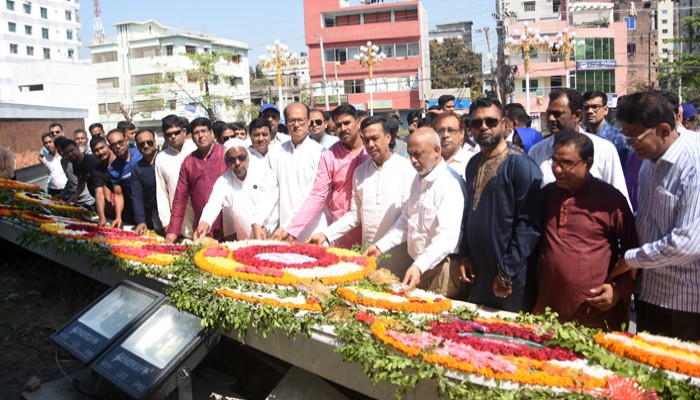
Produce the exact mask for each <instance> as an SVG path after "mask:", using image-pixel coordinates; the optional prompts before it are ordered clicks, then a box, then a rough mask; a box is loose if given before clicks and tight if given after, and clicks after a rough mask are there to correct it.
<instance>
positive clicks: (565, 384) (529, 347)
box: [371, 318, 643, 398]
mask: <svg viewBox="0 0 700 400" xmlns="http://www.w3.org/2000/svg"><path fill="white" fill-rule="evenodd" d="M371 330H372V334H373V335H374V336H375V337H377V338H378V339H379V340H380V341H381V342H383V343H385V344H388V345H390V346H391V347H393V348H394V349H396V350H398V351H400V352H402V353H404V354H406V355H408V356H409V357H420V358H422V359H423V360H424V361H426V362H428V363H433V364H438V365H442V366H444V367H447V368H450V369H453V370H458V371H462V372H465V373H468V374H472V375H477V376H480V377H482V378H486V379H495V380H499V381H510V382H514V383H517V384H521V385H527V386H535V387H547V388H558V389H565V390H568V391H581V392H584V393H587V394H591V395H595V396H601V397H604V396H605V397H611V398H621V397H624V396H622V394H623V393H629V392H630V391H631V392H632V393H634V394H636V396H641V395H642V393H643V392H642V391H641V389H640V388H639V386H638V385H637V383H636V382H635V381H633V380H632V379H628V378H621V377H618V376H617V375H615V374H614V373H613V372H611V371H609V370H606V369H604V368H602V367H598V366H591V365H588V364H587V363H586V362H585V360H583V359H581V358H579V357H578V356H577V355H576V354H575V353H574V352H572V351H570V350H564V349H562V348H560V347H558V346H549V345H547V341H548V340H550V339H551V338H552V335H551V334H549V333H544V332H539V331H538V330H537V327H528V326H525V325H519V324H515V323H509V322H503V321H500V322H490V321H486V320H478V319H477V320H474V321H472V322H470V321H464V320H459V319H456V318H455V319H453V320H451V321H449V322H445V321H440V320H436V321H432V322H430V323H428V324H427V327H426V329H425V330H424V331H415V332H404V331H401V330H399V329H396V327H395V326H394V324H392V322H391V321H386V320H379V319H378V320H375V321H374V322H373V323H372V325H371Z"/></svg>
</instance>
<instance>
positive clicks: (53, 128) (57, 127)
mask: <svg viewBox="0 0 700 400" xmlns="http://www.w3.org/2000/svg"><path fill="white" fill-rule="evenodd" d="M48 133H50V134H51V136H52V137H54V138H55V137H58V136H64V135H63V125H61V124H59V123H58V122H52V123H51V124H50V125H49V132H48ZM47 154H48V150H46V147H44V146H41V150H39V162H41V159H42V158H44V156H45V155H47Z"/></svg>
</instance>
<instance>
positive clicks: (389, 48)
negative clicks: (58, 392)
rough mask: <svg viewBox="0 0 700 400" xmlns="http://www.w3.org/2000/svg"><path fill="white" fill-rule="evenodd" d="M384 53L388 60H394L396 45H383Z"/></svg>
mask: <svg viewBox="0 0 700 400" xmlns="http://www.w3.org/2000/svg"><path fill="white" fill-rule="evenodd" d="M382 53H384V54H386V57H387V58H394V45H393V44H385V45H382Z"/></svg>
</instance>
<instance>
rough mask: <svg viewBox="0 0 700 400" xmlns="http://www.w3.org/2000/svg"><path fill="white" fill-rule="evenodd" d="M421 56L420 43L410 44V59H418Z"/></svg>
mask: <svg viewBox="0 0 700 400" xmlns="http://www.w3.org/2000/svg"><path fill="white" fill-rule="evenodd" d="M419 55H420V47H419V46H418V42H416V43H409V44H408V56H409V57H416V56H419Z"/></svg>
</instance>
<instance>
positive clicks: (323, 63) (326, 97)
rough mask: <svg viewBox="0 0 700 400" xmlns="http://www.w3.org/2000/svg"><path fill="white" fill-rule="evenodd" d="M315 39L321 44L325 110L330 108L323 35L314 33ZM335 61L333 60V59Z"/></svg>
mask: <svg viewBox="0 0 700 400" xmlns="http://www.w3.org/2000/svg"><path fill="white" fill-rule="evenodd" d="M314 36H315V37H316V39H318V44H319V45H320V46H321V71H323V82H322V84H323V97H324V98H325V100H326V111H328V110H330V107H329V106H328V88H327V87H326V86H327V85H326V83H327V82H326V52H325V51H324V50H323V37H322V36H319V35H316V34H314ZM333 62H335V60H333Z"/></svg>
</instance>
